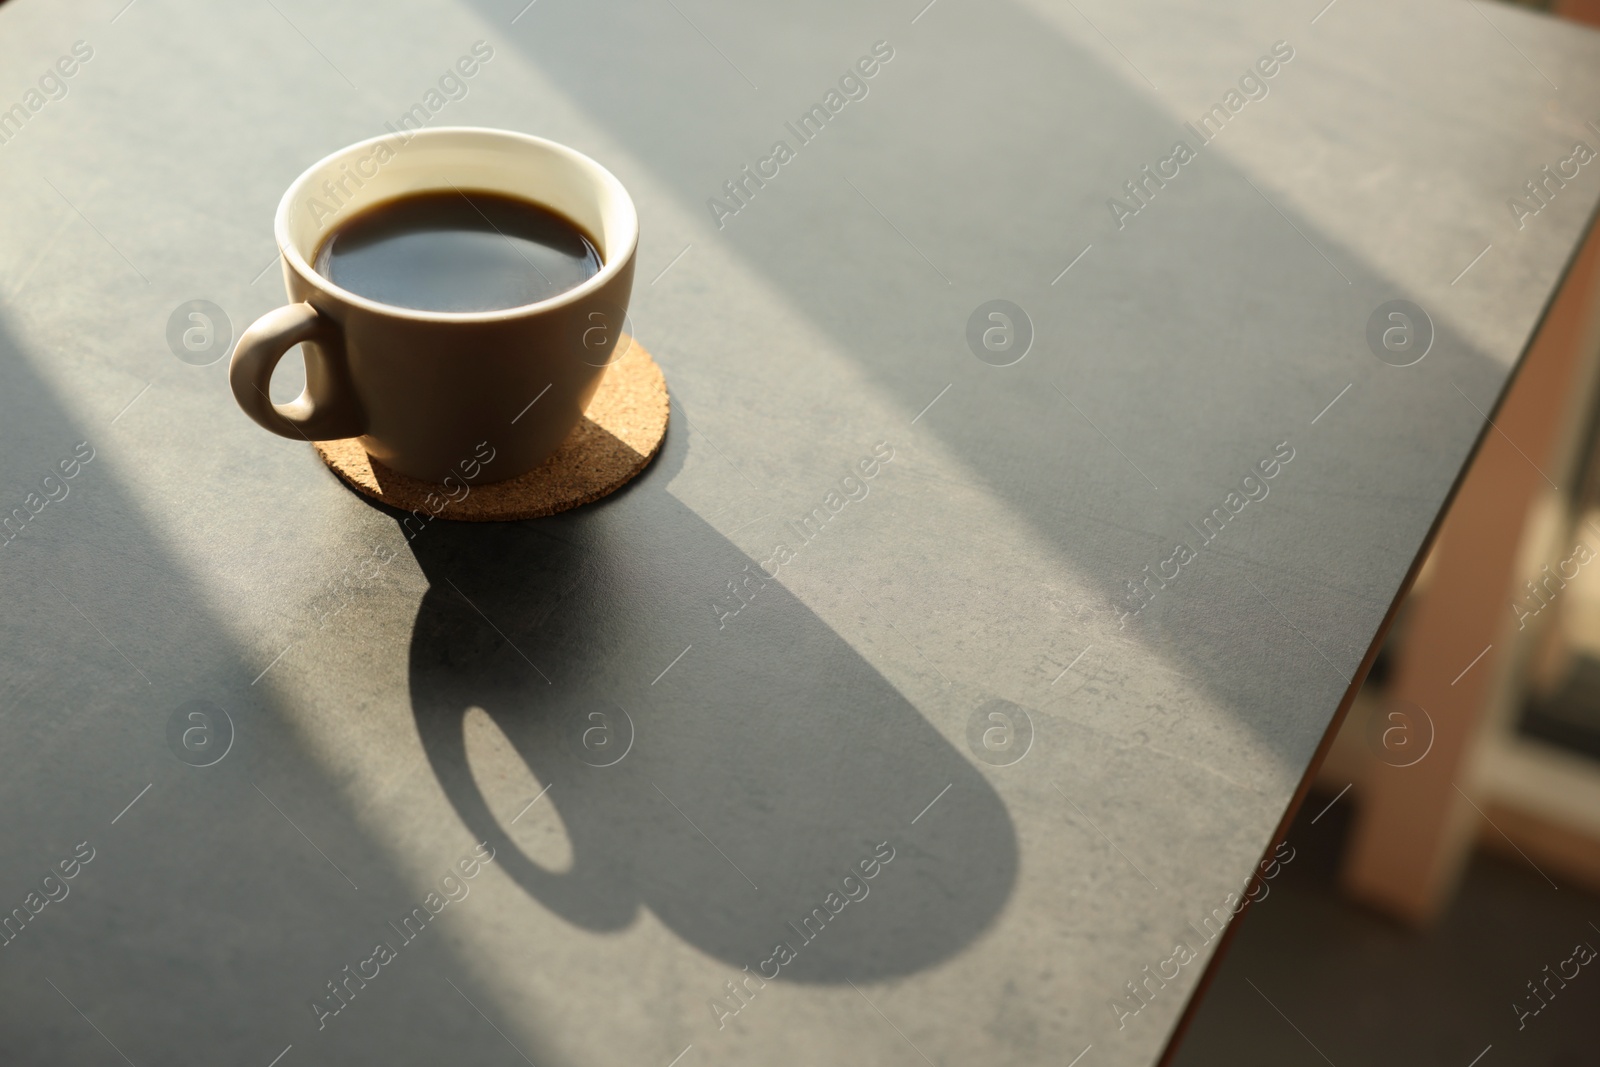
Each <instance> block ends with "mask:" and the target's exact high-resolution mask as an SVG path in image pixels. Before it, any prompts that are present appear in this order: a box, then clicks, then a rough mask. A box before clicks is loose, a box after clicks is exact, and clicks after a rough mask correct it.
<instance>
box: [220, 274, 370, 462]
mask: <svg viewBox="0 0 1600 1067" xmlns="http://www.w3.org/2000/svg"><path fill="white" fill-rule="evenodd" d="M304 341H314V342H316V346H315V347H307V348H306V349H305V350H304V351H305V364H306V387H305V389H304V391H302V392H301V394H300V395H299V397H297V398H296V399H295V400H293V401H291V402H290V403H288V404H274V403H273V402H272V398H271V397H270V396H269V395H268V391H267V390H268V386H269V385H270V383H271V381H272V372H273V369H274V368H276V367H277V365H278V361H279V360H280V359H282V358H283V356H284V354H285V353H286V352H288V351H289V349H291V348H293V347H294V346H295V345H297V344H300V343H301V342H304ZM228 384H229V385H231V386H232V387H233V398H234V399H235V400H237V401H238V402H239V406H240V407H241V408H243V409H244V413H245V414H246V415H249V416H250V417H251V418H252V419H254V420H255V421H256V422H257V423H258V424H259V425H261V426H262V427H264V428H266V429H268V430H271V431H272V432H273V433H275V434H277V435H279V436H280V437H288V438H290V439H292V440H296V441H334V440H338V439H340V438H344V437H359V436H360V435H361V434H363V433H365V432H366V421H367V420H366V415H365V413H364V412H363V411H362V410H361V404H360V401H358V400H357V398H356V394H355V389H354V388H353V387H352V385H351V382H350V373H349V367H348V366H347V365H346V363H345V358H344V336H343V334H342V332H341V331H340V329H339V324H338V323H336V322H334V321H333V320H332V319H330V318H328V316H327V315H324V314H323V313H322V312H320V311H318V310H317V309H316V308H314V307H312V306H311V305H310V304H289V305H287V306H286V307H281V308H278V309H277V310H275V311H269V312H267V313H266V314H265V315H263V316H261V317H260V318H259V319H257V320H256V321H255V322H254V323H253V324H252V325H251V327H250V328H249V329H248V330H246V331H245V332H244V334H243V335H242V336H241V337H240V338H239V344H238V346H237V347H236V348H234V350H233V360H232V361H231V362H230V363H229V364H228Z"/></svg>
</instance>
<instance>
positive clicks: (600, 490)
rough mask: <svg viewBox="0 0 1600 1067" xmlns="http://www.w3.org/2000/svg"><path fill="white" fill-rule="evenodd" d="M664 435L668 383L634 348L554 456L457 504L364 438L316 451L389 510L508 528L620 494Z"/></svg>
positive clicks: (323, 444)
mask: <svg viewBox="0 0 1600 1067" xmlns="http://www.w3.org/2000/svg"><path fill="white" fill-rule="evenodd" d="M624 340H625V341H627V340H628V339H624ZM666 435H667V382H666V379H665V378H664V377H662V374H661V368H660V367H659V366H657V365H656V361H655V360H654V359H652V358H651V357H650V353H649V352H647V351H645V347H644V345H642V344H640V343H639V342H638V341H631V343H629V344H628V347H627V354H626V355H625V356H623V357H622V358H621V359H620V360H618V361H617V362H616V363H614V364H612V365H611V367H610V368H608V369H607V370H606V373H605V377H604V378H602V379H601V381H600V388H599V390H598V391H597V392H596V393H595V395H594V399H593V400H591V401H590V402H589V407H588V409H587V410H586V411H585V412H584V414H583V419H582V420H581V421H580V422H579V423H578V425H577V428H576V429H574V430H573V431H572V433H571V435H570V436H568V437H567V439H566V440H565V441H564V442H562V445H561V447H560V448H559V449H557V450H556V453H555V455H553V456H551V457H550V458H549V459H547V460H545V461H544V463H543V464H542V465H540V466H539V467H538V468H537V469H535V470H532V471H529V472H528V473H527V474H524V475H521V476H519V477H516V478H510V479H507V480H506V481H503V482H490V483H487V484H485V485H472V484H471V483H468V484H467V492H466V495H465V496H462V497H461V498H460V499H458V500H452V499H450V496H449V495H447V494H448V491H447V490H446V488H445V487H444V486H439V485H434V484H433V483H431V482H422V481H418V480H417V479H415V478H409V477H407V476H406V475H404V474H398V473H396V472H395V471H392V470H390V469H389V468H388V467H385V466H384V465H383V464H382V463H380V462H378V461H377V460H375V459H373V458H372V457H371V456H368V455H367V450H366V449H365V448H363V447H361V441H360V440H359V439H358V438H354V437H350V438H346V439H344V440H342V441H316V442H313V446H314V447H315V448H316V450H317V454H318V455H320V456H321V457H322V460H323V462H324V463H326V464H327V465H328V466H329V467H331V468H332V469H333V473H335V474H337V475H338V476H339V478H340V480H342V481H343V482H344V483H345V484H346V485H348V486H350V487H351V488H352V489H354V490H356V491H357V492H359V493H363V494H365V495H367V496H369V497H372V498H373V499H374V500H379V501H382V502H383V503H385V504H388V505H389V506H390V507H395V508H400V509H402V510H405V511H418V512H422V513H423V514H425V515H429V516H432V517H434V518H440V519H455V520H457V521H459V522H510V521H513V520H516V519H537V518H540V517H542V516H545V515H554V514H556V513H557V512H560V511H567V510H569V509H571V508H575V507H579V506H581V505H583V504H588V503H591V502H592V501H595V500H599V499H600V498H601V497H603V496H607V495H609V494H611V493H614V492H616V491H617V490H618V489H620V488H622V487H623V486H624V485H626V484H628V482H630V481H632V480H633V478H634V477H635V476H636V475H637V474H638V473H639V472H640V471H642V470H644V469H645V467H647V466H649V465H650V461H651V460H652V459H654V458H655V454H656V453H657V452H658V451H660V449H661V442H662V440H663V439H664V438H665V437H666ZM441 501H442V502H443V503H442V504H441Z"/></svg>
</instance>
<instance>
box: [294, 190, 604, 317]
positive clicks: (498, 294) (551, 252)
mask: <svg viewBox="0 0 1600 1067" xmlns="http://www.w3.org/2000/svg"><path fill="white" fill-rule="evenodd" d="M315 266H316V270H317V272H318V273H319V274H321V275H322V276H323V277H324V278H327V279H329V280H330V281H332V282H333V283H334V284H335V285H337V286H339V287H341V288H343V289H348V290H349V291H350V292H352V293H355V294H357V295H359V296H364V297H366V298H367V299H369V300H376V301H378V302H379V303H382V304H390V305H392V306H394V307H402V308H412V309H415V310H419V311H458V312H459V311H498V310H501V309H504V308H514V307H521V306H522V305H524V304H532V303H535V302H537V301H540V300H546V299H548V298H550V297H552V296H556V295H558V294H560V293H564V292H566V291H567V290H568V289H572V288H574V287H575V286H578V285H581V284H582V283H583V282H584V281H585V280H587V279H588V278H591V277H593V276H594V275H595V274H596V273H598V272H599V270H600V267H601V262H600V254H599V252H597V251H596V250H595V246H594V243H593V242H592V241H591V240H590V239H589V236H588V235H587V234H586V233H584V231H583V230H582V229H581V228H579V226H578V225H577V224H576V223H574V222H572V221H571V220H570V219H568V218H566V217H565V216H563V215H560V214H557V213H556V212H554V211H551V210H550V209H549V208H547V207H543V206H541V205H539V204H535V203H533V202H532V201H530V200H521V199H518V198H515V197H510V196H505V195H502V194H500V193H488V192H482V191H478V190H471V189H466V190H459V191H458V190H454V189H451V190H444V191H438V192H426V193H417V194H414V195H412V196H405V197H400V198H398V199H395V200H389V201H385V202H384V203H381V204H376V205H374V206H373V207H370V208H368V209H366V210H365V211H362V212H361V213H359V214H357V215H355V216H353V217H352V218H350V219H349V220H348V221H346V222H345V223H343V224H342V225H340V226H339V227H337V228H336V229H334V231H333V232H332V233H330V234H329V235H328V236H327V237H326V238H324V239H323V242H322V245H321V247H319V248H318V249H317V255H316V261H315Z"/></svg>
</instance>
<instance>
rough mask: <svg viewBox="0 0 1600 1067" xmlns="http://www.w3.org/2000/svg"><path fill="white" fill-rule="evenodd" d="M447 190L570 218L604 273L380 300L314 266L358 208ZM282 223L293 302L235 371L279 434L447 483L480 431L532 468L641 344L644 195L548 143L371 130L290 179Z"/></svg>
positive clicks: (510, 472) (245, 346)
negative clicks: (558, 282) (457, 298)
mask: <svg viewBox="0 0 1600 1067" xmlns="http://www.w3.org/2000/svg"><path fill="white" fill-rule="evenodd" d="M452 188H453V189H457V190H463V191H469V192H470V191H484V192H493V193H501V194H504V195H507V196H512V197H518V198H521V199H525V200H532V201H534V202H536V203H538V204H541V205H543V206H545V207H547V208H550V209H552V210H554V211H556V212H558V213H560V214H562V215H564V216H566V217H567V218H568V219H570V220H572V221H573V222H575V223H577V224H578V225H579V226H580V227H582V228H583V229H584V230H585V231H586V232H587V233H588V234H589V236H590V237H591V238H592V239H593V240H594V241H595V243H596V248H597V251H598V252H599V253H600V261H601V264H602V266H601V269H600V271H599V273H597V274H595V275H594V276H593V277H591V278H589V279H587V280H586V281H584V282H583V284H581V285H579V286H577V287H575V288H573V289H569V290H567V291H566V292H563V293H560V294H558V295H556V296H553V297H550V298H549V299H546V300H541V301H539V302H537V303H533V304H526V305H523V306H521V307H514V308H506V309H504V310H499V311H476V312H443V311H417V310H413V309H410V308H400V307H393V306H391V305H388V304H381V303H378V302H377V301H374V300H369V299H367V298H366V297H362V296H358V295H356V294H355V293H352V292H350V291H349V290H346V289H342V288H340V287H339V286H337V285H335V284H334V283H333V282H331V281H329V280H328V279H327V278H324V277H323V276H322V275H320V274H318V273H317V272H316V271H315V270H314V269H312V266H311V264H312V263H313V262H314V261H315V258H316V254H317V250H318V248H319V247H320V246H321V244H322V242H323V240H324V239H325V238H326V237H327V236H328V234H329V233H331V232H332V231H333V230H335V229H337V228H338V227H339V226H340V225H341V224H343V223H344V222H345V221H346V220H347V219H349V218H351V217H353V216H354V215H355V214H357V213H358V212H360V211H362V210H363V209H365V208H368V207H370V206H372V205H374V204H378V203H382V202H384V201H388V200H394V199H397V198H400V197H404V196H407V195H410V194H414V193H420V192H433V191H441V190H450V189H452ZM274 231H275V233H276V236H277V239H278V248H279V250H280V251H281V252H282V254H283V276H284V284H285V287H286V288H287V290H288V294H289V300H290V303H289V304H288V305H287V306H285V307H281V308H278V309H277V310H276V311H271V312H268V313H267V314H266V315H263V316H262V317H261V318H260V319H258V320H257V321H256V322H255V324H254V325H252V326H251V327H250V328H249V329H248V330H246V331H245V332H244V334H243V335H242V336H241V337H240V338H239V344H238V346H237V347H236V348H235V349H234V353H233V361H232V363H231V365H230V367H229V372H228V376H229V382H230V384H231V385H232V387H233V395H234V398H235V399H237V400H238V402H239V406H240V407H241V408H243V409H244V411H245V414H247V415H249V416H250V417H251V418H252V419H254V420H255V421H256V422H258V423H260V424H261V425H262V426H264V427H265V428H267V429H268V430H271V431H272V432H273V433H275V434H280V435H281V436H283V437H288V438H292V439H294V440H303V441H325V440H334V439H339V438H347V437H358V438H360V440H361V444H362V445H363V446H364V447H365V448H366V450H367V452H368V454H369V455H371V456H373V457H374V458H375V459H377V460H379V461H381V462H382V463H383V464H384V465H385V466H387V467H389V468H390V469H392V470H395V471H398V472H400V473H401V474H405V475H409V476H411V477H413V478H419V479H422V480H424V481H429V482H443V481H444V479H445V478H446V477H448V476H450V475H451V474H452V473H458V472H459V471H461V470H465V469H467V465H468V464H470V463H471V461H472V459H473V457H474V455H475V453H476V449H477V446H478V445H479V443H481V442H485V441H487V442H489V444H490V445H491V446H492V447H493V448H494V450H495V453H494V454H495V457H496V458H495V464H494V480H500V479H504V478H512V477H515V476H517V475H519V474H523V473H526V472H527V471H530V470H533V469H534V468H535V467H537V466H538V465H539V464H540V463H542V462H544V460H545V459H547V458H548V457H549V456H550V454H551V453H552V452H554V451H555V450H556V449H557V448H558V447H559V446H560V444H561V442H562V441H563V440H565V439H566V437H567V435H568V434H569V433H571V432H572V430H573V428H574V427H575V426H577V424H578V420H579V419H580V418H581V417H582V416H583V411H584V408H585V407H587V406H588V404H589V400H590V399H591V398H592V397H593V396H594V393H595V390H596V389H598V388H599V387H600V379H601V377H602V376H603V375H604V374H605V369H606V367H607V366H609V365H610V364H611V363H613V362H615V361H616V360H617V359H620V358H621V356H622V354H623V353H624V352H625V351H626V348H625V346H626V345H628V344H629V343H631V342H630V341H629V340H628V339H627V338H626V336H625V334H624V330H623V327H624V323H625V316H626V313H627V306H628V297H629V295H630V294H631V292H632V289H633V261H634V253H635V250H636V249H637V247H638V243H639V217H638V213H637V212H636V211H635V210H634V206H633V200H632V199H631V198H630V197H629V196H628V192H627V190H626V189H624V188H623V187H622V183H621V182H619V181H618V180H617V179H616V177H615V176H613V175H612V174H611V172H610V171H608V170H606V169H605V168H604V167H602V166H601V165H600V164H598V163H596V162H595V161H594V160H592V159H590V158H589V157H588V156H585V155H583V154H582V153H580V152H576V151H574V150H573V149H571V148H567V147H566V146H564V145H559V144H556V143H555V142H553V141H547V140H544V139H543V138H539V137H532V136H529V135H527V134H522V133H513V132H510V131H507V130H490V129H477V128H473V127H465V126H458V127H440V128H438V129H428V130H420V131H417V132H414V133H411V134H409V135H406V134H389V135H385V136H383V137H375V138H373V139H372V140H370V141H362V142H361V143H359V144H354V145H351V146H350V147H348V148H342V149H340V150H339V151H337V152H335V153H333V154H332V155H330V156H328V157H327V158H325V159H323V160H321V161H320V162H318V163H315V164H313V165H312V166H311V167H310V168H309V169H308V170H307V171H306V172H305V173H304V174H302V175H300V177H299V178H297V179H295V181H294V184H293V185H291V186H289V190H288V192H286V193H284V194H283V200H282V201H281V202H280V203H279V204H278V214H277V219H276V222H275V223H274ZM619 342H620V343H619ZM296 344H299V345H302V346H303V348H302V351H303V353H304V358H305V368H306V385H305V390H304V392H302V393H301V394H300V396H299V398H298V399H296V400H294V401H293V402H291V403H288V404H274V403H273V402H272V400H271V399H270V398H269V396H268V384H269V383H270V381H271V379H272V371H273V368H274V367H276V366H277V364H278V360H279V359H281V358H282V357H283V355H284V354H285V353H286V352H288V351H289V349H291V348H293V347H294V346H295V345H296ZM534 401H537V402H536V403H535V402H534ZM530 404H531V405H532V406H531V407H530V406H529V405H530Z"/></svg>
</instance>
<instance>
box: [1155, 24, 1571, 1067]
mask: <svg viewBox="0 0 1600 1067" xmlns="http://www.w3.org/2000/svg"><path fill="white" fill-rule="evenodd" d="M1472 2H1476V0H1472ZM1520 6H1523V7H1529V8H1534V9H1537V10H1542V11H1544V12H1546V13H1547V14H1550V15H1552V16H1555V17H1558V18H1564V19H1570V20H1572V21H1574V22H1577V23H1587V24H1588V25H1590V26H1600V0H1559V2H1558V0H1551V2H1546V3H1528V4H1522V5H1520ZM1591 125H1592V124H1591ZM1597 132H1600V131H1597ZM1591 143H1596V144H1600V141H1595V142H1591ZM1597 365H1600V241H1597V240H1596V237H1595V236H1594V235H1593V234H1591V235H1590V237H1589V240H1588V242H1587V244H1586V245H1585V247H1584V248H1583V249H1582V250H1581V251H1580V253H1579V255H1578V256H1577V258H1576V259H1575V260H1574V262H1573V263H1572V265H1571V267H1570V270H1569V273H1568V277H1567V280H1566V282H1565V284H1564V286H1563V288H1562V290H1561V291H1560V293H1559V295H1558V296H1557V298H1556V300H1555V302H1554V303H1553V304H1552V306H1551V309H1550V314H1549V317H1548V318H1547V320H1546V322H1545V325H1544V327H1543V328H1542V330H1541V332H1540V334H1539V335H1538V337H1537V338H1536V339H1535V342H1534V344H1533V346H1532V348H1531V349H1530V350H1529V352H1528V355H1527V359H1526V363H1525V364H1524V366H1523V368H1522V371H1521V372H1520V373H1519V374H1518V375H1517V377H1516V378H1515V380H1514V381H1513V383H1512V386H1511V389H1510V391H1509V392H1508V393H1507V395H1506V396H1505V397H1504V398H1503V400H1502V403H1501V406H1500V408H1499V409H1498V411H1496V412H1492V413H1491V414H1492V415H1493V428H1492V429H1491V430H1490V432H1489V434H1488V436H1487V437H1486V438H1485V440H1484V442H1483V446H1482V448H1481V450H1480V451H1479V454H1478V456H1477V458H1476V459H1475V460H1474V461H1473V464H1472V465H1471V467H1470V468H1469V470H1468V471H1467V473H1466V475H1465V476H1464V477H1463V479H1462V481H1461V482H1460V483H1459V485H1458V486H1457V490H1456V496H1455V499H1454V501H1453V503H1452V504H1451V506H1450V508H1449V509H1448V511H1447V512H1446V513H1445V515H1444V517H1443V519H1442V520H1441V522H1440V525H1439V527H1438V530H1437V536H1436V537H1435V540H1434V542H1433V546H1432V549H1431V550H1430V552H1429V553H1428V555H1427V557H1426V559H1424V560H1423V561H1421V563H1420V565H1419V567H1418V569H1417V571H1416V574H1415V581H1414V583H1413V586H1412V588H1411V591H1410V593H1409V594H1408V595H1407V597H1406V598H1405V600H1404V601H1403V602H1402V603H1401V604H1400V605H1399V606H1398V607H1397V609H1396V611H1395V613H1394V616H1393V617H1392V625H1391V628H1390V631H1389V633H1388V635H1387V637H1386V639H1385V641H1384V643H1383V645H1382V647H1381V649H1380V650H1379V651H1378V653H1377V656H1376V659H1375V660H1374V662H1373V664H1372V668H1371V672H1370V674H1369V676H1368V678H1367V680H1366V683H1365V684H1364V686H1363V687H1362V688H1361V690H1360V691H1359V692H1358V693H1357V694H1356V695H1355V698H1354V701H1353V703H1352V704H1351V706H1350V707H1349V708H1348V710H1347V712H1346V715H1345V718H1344V721H1343V725H1342V726H1341V727H1340V729H1339V730H1338V731H1337V733H1336V734H1335V736H1333V737H1332V738H1330V740H1329V742H1328V744H1327V745H1326V748H1325V752H1326V755H1325V758H1324V761H1323V763H1322V766H1321V768H1320V770H1319V771H1318V773H1317V776H1316V779H1315V781H1314V783H1313V784H1312V787H1311V791H1310V793H1309V794H1308V796H1307V798H1306V800H1305V802H1304V803H1303V804H1302V805H1301V808H1300V810H1299V812H1298V814H1297V816H1296V818H1295V820H1294V822H1293V824H1292V825H1290V826H1289V827H1287V828H1286V829H1285V833H1284V837H1285V838H1286V839H1287V841H1288V842H1289V843H1290V845H1291V847H1292V848H1293V849H1294V850H1295V853H1294V859H1293V861H1292V862H1291V863H1289V864H1287V865H1285V866H1284V867H1283V868H1282V872H1281V873H1280V874H1279V876H1278V877H1277V878H1275V879H1273V880H1272V882H1271V883H1270V891H1269V892H1268V894H1267V896H1266V897H1264V898H1262V899H1261V900H1260V901H1259V903H1258V904H1256V905H1254V906H1252V907H1250V908H1249V909H1248V910H1246V911H1245V912H1244V913H1243V915H1242V916H1241V918H1240V919H1239V920H1237V921H1236V922H1235V923H1234V924H1233V927H1232V930H1231V933H1232V940H1231V944H1230V945H1229V947H1228V950H1227V952H1226V953H1225V954H1224V955H1223V956H1222V958H1221V961H1220V963H1218V964H1217V965H1216V967H1215V968H1214V969H1213V972H1212V975H1211V981H1210V984H1209V986H1208V988H1207V989H1206V990H1204V991H1203V992H1202V994H1201V995H1200V996H1198V997H1197V998H1196V999H1195V1001H1194V1003H1193V1004H1191V1005H1190V1009H1189V1014H1188V1018H1187V1022H1186V1028H1185V1030H1184V1031H1183V1033H1182V1036H1181V1037H1180V1038H1179V1040H1178V1041H1177V1043H1176V1044H1175V1046H1174V1047H1173V1048H1172V1049H1169V1058H1168V1062H1169V1063H1171V1064H1174V1065H1176V1067H1209V1065H1212V1064H1229V1065H1233V1067H1253V1065H1257V1064H1260V1065H1269V1064H1270V1065H1273V1067H1294V1065H1299V1064H1307V1065H1313V1064H1314V1065H1328V1064H1336V1065H1339V1067H1344V1065H1346V1064H1367V1065H1376V1064H1384V1065H1387V1064H1396V1065H1406V1067H1423V1065H1433V1064H1440V1065H1453V1067H1473V1065H1475V1067H1499V1065H1503V1064H1541V1065H1550V1067H1578V1065H1580V1064H1581V1065H1594V1064H1600V965H1592V966H1591V965H1585V964H1584V962H1583V960H1584V959H1585V957H1586V955H1592V954H1593V952H1594V950H1595V949H1600V392H1597V389H1596V384H1597V378H1596V367H1597ZM1468 637H1471V641H1470V642H1468V641H1467V638H1468ZM1464 643H1466V644H1468V645H1469V646H1470V647H1483V651H1482V652H1481V653H1480V654H1479V656H1478V658H1476V659H1473V660H1471V661H1470V662H1463V661H1461V659H1460V656H1459V649H1460V648H1461V647H1462V646H1463V644H1464ZM1263 990H1271V999H1269V998H1268V995H1267V994H1266V993H1263V992H1262V991H1263ZM1291 1020H1292V1021H1291Z"/></svg>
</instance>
